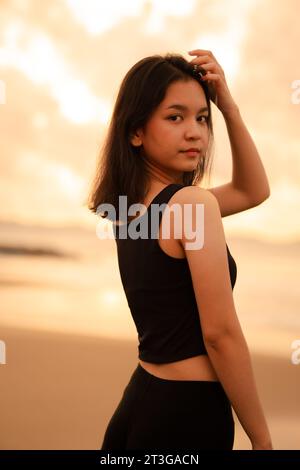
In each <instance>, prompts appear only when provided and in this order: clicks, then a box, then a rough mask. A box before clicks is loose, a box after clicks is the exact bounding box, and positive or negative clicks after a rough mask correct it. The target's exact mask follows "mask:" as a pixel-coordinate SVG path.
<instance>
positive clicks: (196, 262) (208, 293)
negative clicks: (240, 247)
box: [177, 186, 272, 450]
mask: <svg viewBox="0 0 300 470" xmlns="http://www.w3.org/2000/svg"><path fill="white" fill-rule="evenodd" d="M177 194H178V198H179V199H180V200H179V199H177V200H179V203H180V205H181V207H182V209H183V210H184V204H191V207H192V212H191V217H192V221H189V220H187V217H188V216H187V217H186V216H185V212H183V213H184V216H183V224H182V233H181V243H182V246H183V248H184V250H185V253H186V258H187V261H188V264H189V268H190V272H191V277H192V281H193V287H194V291H195V297H196V301H197V306H198V311H199V316H200V323H201V328H202V332H203V339H204V342H205V346H206V349H207V353H208V356H209V358H210V360H211V362H212V365H213V367H214V369H215V371H216V374H217V376H218V378H219V380H220V382H221V383H222V386H223V388H224V390H225V392H226V394H227V396H228V398H229V400H230V402H231V404H232V407H233V409H234V411H235V413H236V415H237V417H238V419H239V421H240V423H241V425H242V426H243V428H244V430H245V432H246V434H247V435H248V437H249V439H250V441H251V443H252V448H253V449H257V450H258V449H272V443H271V436H270V432H269V429H268V426H267V423H266V420H265V417H264V414H263V410H262V407H261V404H260V401H259V397H258V393H257V389H256V385H255V379H254V373H253V369H252V364H251V358H250V354H249V350H248V346H247V343H246V341H245V338H244V335H243V332H242V329H241V326H240V323H239V320H238V317H237V314H236V310H235V305H234V300H233V292H232V288H231V281H230V273H229V269H228V258H227V249H226V240H225V234H224V229H223V224H222V217H221V213H220V208H219V204H218V201H217V199H216V197H215V196H214V195H213V194H212V193H210V192H209V191H207V190H205V189H202V188H199V187H197V186H188V187H186V188H183V189H182V190H180V191H179V192H178V193H177ZM196 204H204V227H203V226H200V225H199V223H200V221H199V220H198V225H199V226H198V225H197V219H196V214H197V213H196ZM190 223H192V228H193V230H197V232H198V233H199V230H203V231H204V244H203V246H202V247H201V248H197V249H191V247H189V248H187V245H186V244H187V243H192V242H193V241H192V240H191V239H190V238H189V234H186V233H185V227H188V226H190V227H191V225H189V224H190Z"/></svg>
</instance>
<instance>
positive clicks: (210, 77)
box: [201, 72, 221, 83]
mask: <svg viewBox="0 0 300 470" xmlns="http://www.w3.org/2000/svg"><path fill="white" fill-rule="evenodd" d="M201 80H204V81H207V82H208V83H209V81H210V80H212V81H214V82H218V81H220V80H221V77H220V75H219V74H217V73H210V72H207V74H206V75H203V77H202V78H201Z"/></svg>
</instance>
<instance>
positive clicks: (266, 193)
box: [251, 186, 271, 207]
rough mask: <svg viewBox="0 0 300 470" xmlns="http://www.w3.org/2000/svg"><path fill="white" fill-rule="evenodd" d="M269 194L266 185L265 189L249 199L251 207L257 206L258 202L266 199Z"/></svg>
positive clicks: (268, 188) (260, 202)
mask: <svg viewBox="0 0 300 470" xmlns="http://www.w3.org/2000/svg"><path fill="white" fill-rule="evenodd" d="M270 195H271V191H270V187H269V186H268V187H267V188H266V190H265V191H264V192H263V193H261V194H259V196H256V198H255V199H253V200H252V201H251V207H255V206H259V204H262V203H263V202H264V201H265V200H266V199H268V198H269V197H270Z"/></svg>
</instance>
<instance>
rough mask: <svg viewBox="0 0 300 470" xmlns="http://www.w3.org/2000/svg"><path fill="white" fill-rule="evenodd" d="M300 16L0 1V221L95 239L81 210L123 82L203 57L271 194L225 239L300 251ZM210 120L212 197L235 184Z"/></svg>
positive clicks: (247, 4)
mask: <svg viewBox="0 0 300 470" xmlns="http://www.w3.org/2000/svg"><path fill="white" fill-rule="evenodd" d="M299 14H300V4H299V2H298V1H297V0H287V1H285V2H282V1H278V0H275V1H274V0H273V1H271V0H260V1H258V0H242V1H238V0H227V1H226V2H225V1H221V0H209V1H208V0H206V1H204V0H203V1H202V0H199V1H195V0H177V1H174V0H173V1H170V0H152V1H144V0H131V1H130V2H126V1H121V0H110V1H109V2H107V1H106V2H104V1H96V0H93V1H92V0H84V1H83V0H56V1H52V0H51V1H50V0H45V1H43V2H38V1H37V0H35V1H34V0H7V1H5V0H2V1H1V4H0V101H1V104H0V132H1V144H0V145H1V146H0V152H1V158H0V221H2V222H19V223H23V224H29V225H31V224H33V225H43V226H48V225H49V226H70V225H77V226H84V227H87V228H92V229H94V228H95V225H96V222H97V221H96V219H95V216H94V215H93V214H91V213H90V212H89V211H88V209H87V207H86V206H85V200H86V197H87V193H88V190H89V187H90V183H91V179H92V177H93V174H94V171H95V164H96V159H97V157H98V151H99V148H100V145H101V143H102V139H103V137H104V135H105V132H106V129H107V124H108V122H109V118H110V115H111V112H112V109H113V105H114V101H115V98H116V95H117V92H118V88H119V85H120V83H121V80H122V79H123V76H124V75H125V73H126V72H127V71H128V69H129V68H131V67H132V65H133V64H134V63H136V62H137V61H138V60H140V59H141V58H142V57H145V56H148V55H152V54H159V53H161V54H165V53H166V52H176V53H181V54H183V55H184V56H185V57H186V58H187V59H188V60H191V59H192V58H191V57H190V56H189V55H188V53H187V51H189V50H192V49H196V48H201V49H210V50H212V52H213V53H214V55H215V56H216V58H217V60H218V61H219V63H220V64H221V66H222V67H223V69H224V71H225V75H226V79H227V82H228V85H229V88H230V90H231V92H232V95H233V97H234V98H235V100H236V102H237V103H238V105H239V107H240V110H241V114H242V117H243V119H244V121H245V122H246V124H247V125H248V128H249V130H250V132H251V135H252V137H253V139H254V141H255V143H256V145H257V148H258V150H259V152H260V155H261V158H262V160H263V163H264V166H265V168H266V171H267V175H268V177H269V182H270V186H271V196H270V198H269V199H268V200H267V201H265V202H264V203H263V204H262V205H261V206H259V207H256V208H252V209H250V210H248V211H245V212H244V213H242V214H236V215H235V216H230V217H227V218H224V219H223V222H224V225H225V227H226V229H227V231H228V232H227V233H234V234H238V235H240V236H243V235H247V236H253V237H257V238H259V239H263V240H273V239H274V240H278V241H281V240H282V241H298V240H299V238H300V217H299V213H300V184H299V183H300V141H299V125H300V103H299V104H297V102H293V101H292V94H293V92H294V93H295V90H293V88H292V86H293V83H294V84H295V83H296V81H297V80H300V61H299V54H297V44H300V28H299V23H298V18H299ZM299 85H300V83H299ZM299 95H300V93H299V94H298V96H299ZM296 101H297V100H296ZM298 101H300V96H299V99H298ZM213 111H214V122H215V138H216V142H215V162H214V171H213V178H212V184H211V186H215V185H218V184H223V183H225V182H227V181H229V180H230V177H231V153H230V146H229V141H228V137H227V134H226V130H225V123H224V120H223V117H222V115H221V113H220V112H219V110H217V108H215V107H214V110H213Z"/></svg>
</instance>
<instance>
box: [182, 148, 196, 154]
mask: <svg viewBox="0 0 300 470" xmlns="http://www.w3.org/2000/svg"><path fill="white" fill-rule="evenodd" d="M183 152H185V153H188V152H194V153H200V150H199V149H196V148H190V149H187V150H183Z"/></svg>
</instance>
